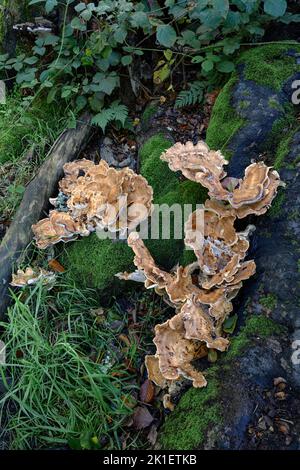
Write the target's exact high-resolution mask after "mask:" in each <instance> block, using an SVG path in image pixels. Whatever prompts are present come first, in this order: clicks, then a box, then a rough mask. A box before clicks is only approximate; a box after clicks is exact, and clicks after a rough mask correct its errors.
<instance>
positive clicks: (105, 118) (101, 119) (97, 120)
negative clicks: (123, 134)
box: [92, 109, 114, 133]
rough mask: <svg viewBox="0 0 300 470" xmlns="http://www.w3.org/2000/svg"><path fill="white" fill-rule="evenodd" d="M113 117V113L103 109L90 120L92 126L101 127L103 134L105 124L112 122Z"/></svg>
mask: <svg viewBox="0 0 300 470" xmlns="http://www.w3.org/2000/svg"><path fill="white" fill-rule="evenodd" d="M113 117H114V113H113V111H112V110H111V109H103V111H101V112H100V113H98V114H96V116H94V117H93V118H92V124H93V125H95V126H99V127H101V129H102V132H103V133H104V132H105V129H106V126H107V124H108V123H109V122H110V121H112V120H113Z"/></svg>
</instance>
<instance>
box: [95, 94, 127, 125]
mask: <svg viewBox="0 0 300 470" xmlns="http://www.w3.org/2000/svg"><path fill="white" fill-rule="evenodd" d="M127 117H128V108H127V106H125V105H124V104H120V102H119V101H118V100H117V101H114V102H113V103H112V104H111V105H110V107H109V108H106V109H103V110H102V111H100V113H98V114H96V115H95V116H94V117H93V119H92V124H94V125H95V126H99V127H101V129H102V131H103V133H104V131H105V129H106V126H107V125H108V124H109V123H110V122H111V121H118V122H120V123H121V124H122V126H124V125H125V121H126V119H127Z"/></svg>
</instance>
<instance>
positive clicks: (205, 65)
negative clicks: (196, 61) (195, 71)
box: [201, 59, 214, 72]
mask: <svg viewBox="0 0 300 470" xmlns="http://www.w3.org/2000/svg"><path fill="white" fill-rule="evenodd" d="M201 66H202V69H203V70H204V72H210V71H211V70H213V68H214V63H213V61H212V60H207V59H206V60H205V61H204V62H202V64H201Z"/></svg>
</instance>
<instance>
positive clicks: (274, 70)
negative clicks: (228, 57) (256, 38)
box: [238, 43, 300, 90]
mask: <svg viewBox="0 0 300 470" xmlns="http://www.w3.org/2000/svg"><path fill="white" fill-rule="evenodd" d="M288 50H295V51H297V52H300V46H299V44H296V43H295V45H291V44H286V45H285V44H283V45H282V44H270V45H266V46H257V47H252V48H251V49H249V50H247V51H245V52H243V53H242V54H241V55H240V57H239V60H238V63H240V64H245V70H244V76H245V78H246V79H247V80H253V81H254V82H256V83H258V84H259V85H264V86H268V87H270V88H273V89H274V90H280V89H281V88H282V84H283V83H284V82H285V81H286V80H287V79H288V78H289V77H291V76H292V75H293V74H294V73H296V72H297V71H298V69H299V66H298V65H297V64H296V59H295V57H292V56H288V55H287V54H286V53H287V51H288Z"/></svg>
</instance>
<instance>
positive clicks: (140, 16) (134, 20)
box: [130, 11, 150, 29]
mask: <svg viewBox="0 0 300 470" xmlns="http://www.w3.org/2000/svg"><path fill="white" fill-rule="evenodd" d="M130 24H131V25H132V26H133V27H134V28H142V29H149V27H150V23H149V19H148V15H147V13H145V12H144V11H136V12H135V13H133V14H132V15H130Z"/></svg>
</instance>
